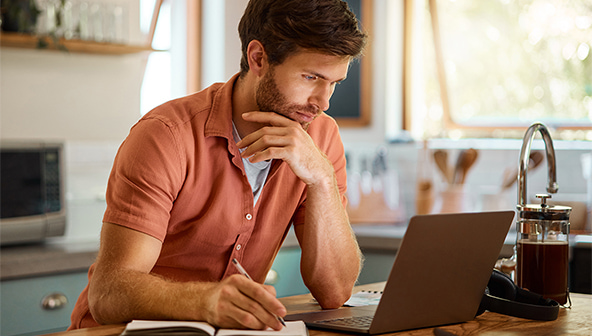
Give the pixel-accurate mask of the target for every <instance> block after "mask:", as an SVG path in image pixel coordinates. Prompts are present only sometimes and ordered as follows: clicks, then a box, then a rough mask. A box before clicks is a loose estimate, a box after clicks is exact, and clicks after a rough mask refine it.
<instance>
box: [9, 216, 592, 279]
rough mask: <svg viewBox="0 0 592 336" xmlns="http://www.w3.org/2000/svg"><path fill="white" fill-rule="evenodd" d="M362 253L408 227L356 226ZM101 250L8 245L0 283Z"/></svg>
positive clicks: (391, 243) (86, 260) (83, 245)
mask: <svg viewBox="0 0 592 336" xmlns="http://www.w3.org/2000/svg"><path fill="white" fill-rule="evenodd" d="M353 228H354V232H355V233H356V237H357V238H358V243H359V245H360V248H361V249H362V250H363V251H377V250H378V251H384V252H387V253H394V252H396V250H397V249H398V248H399V245H400V244H401V240H402V239H403V235H404V234H405V230H406V225H402V224H397V225H359V224H356V225H353ZM515 237H516V236H515V232H514V231H510V233H509V234H508V237H507V238H506V241H505V243H504V247H503V248H502V251H501V253H500V256H501V257H509V256H511V255H512V254H513V247H514V244H515ZM572 243H574V244H589V245H592V236H575V237H574V239H572ZM296 247H298V241H297V239H296V236H295V235H294V233H293V232H290V233H289V234H288V236H287V237H286V241H285V242H284V244H283V245H282V248H283V249H288V248H296ZM98 249H99V242H98V240H97V241H83V242H80V241H76V242H68V241H59V240H58V241H54V242H46V243H44V244H36V245H24V246H7V247H2V248H1V249H0V280H2V281H4V280H11V279H19V278H27V277H35V276H44V275H53V274H60V273H72V272H85V271H86V270H87V269H88V267H90V265H91V264H92V263H93V262H94V261H95V259H96V257H97V252H98Z"/></svg>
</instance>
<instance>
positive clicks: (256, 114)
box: [242, 111, 300, 127]
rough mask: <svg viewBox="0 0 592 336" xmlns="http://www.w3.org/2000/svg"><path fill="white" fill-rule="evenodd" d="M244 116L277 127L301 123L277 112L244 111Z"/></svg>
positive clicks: (249, 119) (248, 119)
mask: <svg viewBox="0 0 592 336" xmlns="http://www.w3.org/2000/svg"><path fill="white" fill-rule="evenodd" d="M242 117H243V119H244V120H246V121H250V122H256V123H260V124H269V125H271V126H276V127H282V126H284V127H285V126H291V125H293V124H294V123H295V124H297V125H300V124H299V123H297V122H296V121H294V120H292V119H289V118H287V117H284V116H283V115H280V114H277V113H275V112H261V111H252V112H246V113H243V114H242Z"/></svg>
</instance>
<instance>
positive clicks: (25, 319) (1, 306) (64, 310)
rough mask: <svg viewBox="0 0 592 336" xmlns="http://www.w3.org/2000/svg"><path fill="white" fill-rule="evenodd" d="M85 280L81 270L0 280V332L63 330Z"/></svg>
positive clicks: (24, 332)
mask: <svg viewBox="0 0 592 336" xmlns="http://www.w3.org/2000/svg"><path fill="white" fill-rule="evenodd" d="M87 280H88V278H87V270H85V271H83V272H75V273H66V274H58V275H51V276H42V277H33V278H22V279H14V280H4V281H1V282H0V321H2V324H1V326H0V334H1V335H2V336H13V335H40V334H47V333H51V332H57V331H63V330H66V329H67V328H68V326H69V325H70V314H71V313H72V309H73V308H74V304H75V303H76V300H77V299H78V295H79V294H80V292H82V290H83V289H84V287H85V286H86V284H87Z"/></svg>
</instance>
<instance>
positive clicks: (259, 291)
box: [225, 275, 286, 330]
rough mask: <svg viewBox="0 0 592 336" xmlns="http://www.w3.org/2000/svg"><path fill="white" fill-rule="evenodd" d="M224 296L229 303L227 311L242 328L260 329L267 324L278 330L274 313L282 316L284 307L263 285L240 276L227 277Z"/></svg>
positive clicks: (284, 311) (277, 322)
mask: <svg viewBox="0 0 592 336" xmlns="http://www.w3.org/2000/svg"><path fill="white" fill-rule="evenodd" d="M228 282H229V286H228V287H229V288H226V289H225V292H226V293H225V296H227V297H228V301H229V302H230V303H231V305H232V306H231V307H227V308H229V311H228V313H229V314H230V315H231V317H232V319H233V320H234V321H236V323H237V324H238V325H239V326H240V327H242V328H250V329H262V328H264V327H266V326H269V327H271V328H273V329H276V330H280V329H281V328H282V325H281V324H280V322H279V321H278V320H277V318H276V315H280V316H284V315H285V314H286V309H285V307H284V306H283V305H282V304H281V303H280V302H279V301H278V300H277V298H276V297H275V295H273V294H272V293H271V292H270V291H268V290H267V289H266V288H265V287H264V286H263V285H261V284H258V283H256V282H254V281H251V280H248V279H246V278H244V277H242V276H238V275H237V276H231V277H230V278H228Z"/></svg>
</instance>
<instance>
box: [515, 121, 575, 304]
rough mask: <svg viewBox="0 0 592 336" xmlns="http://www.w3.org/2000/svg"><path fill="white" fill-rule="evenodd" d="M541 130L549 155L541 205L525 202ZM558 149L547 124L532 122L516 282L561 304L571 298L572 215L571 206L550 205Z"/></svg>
mask: <svg viewBox="0 0 592 336" xmlns="http://www.w3.org/2000/svg"><path fill="white" fill-rule="evenodd" d="M537 131H540V133H541V135H542V138H543V141H544V143H545V150H546V156H547V169H548V180H547V183H548V185H547V192H548V193H549V194H537V195H536V197H537V198H539V199H540V200H541V203H540V204H526V173H527V170H528V159H529V156H530V145H531V143H532V140H533V139H534V137H535V135H536V132H537ZM556 180H557V176H556V170H555V150H554V148H553V141H552V140H551V136H550V134H549V131H548V129H547V127H546V126H545V125H543V124H541V123H534V124H532V125H531V126H530V127H529V128H528V130H527V131H526V134H525V135H524V141H523V143H522V149H521V151H520V163H519V169H518V205H517V206H516V207H517V209H518V212H519V214H518V222H517V230H518V232H517V233H518V234H517V237H516V284H517V285H518V286H519V287H522V288H526V289H528V290H530V291H531V292H535V293H537V294H540V295H542V296H543V297H545V298H548V299H552V300H555V301H557V302H559V303H560V304H565V303H567V300H568V291H569V290H568V263H569V256H568V254H569V215H570V213H571V208H570V207H567V206H560V205H550V204H547V199H549V198H551V195H550V194H551V193H556V192H557V190H558V186H557V182H556Z"/></svg>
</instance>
